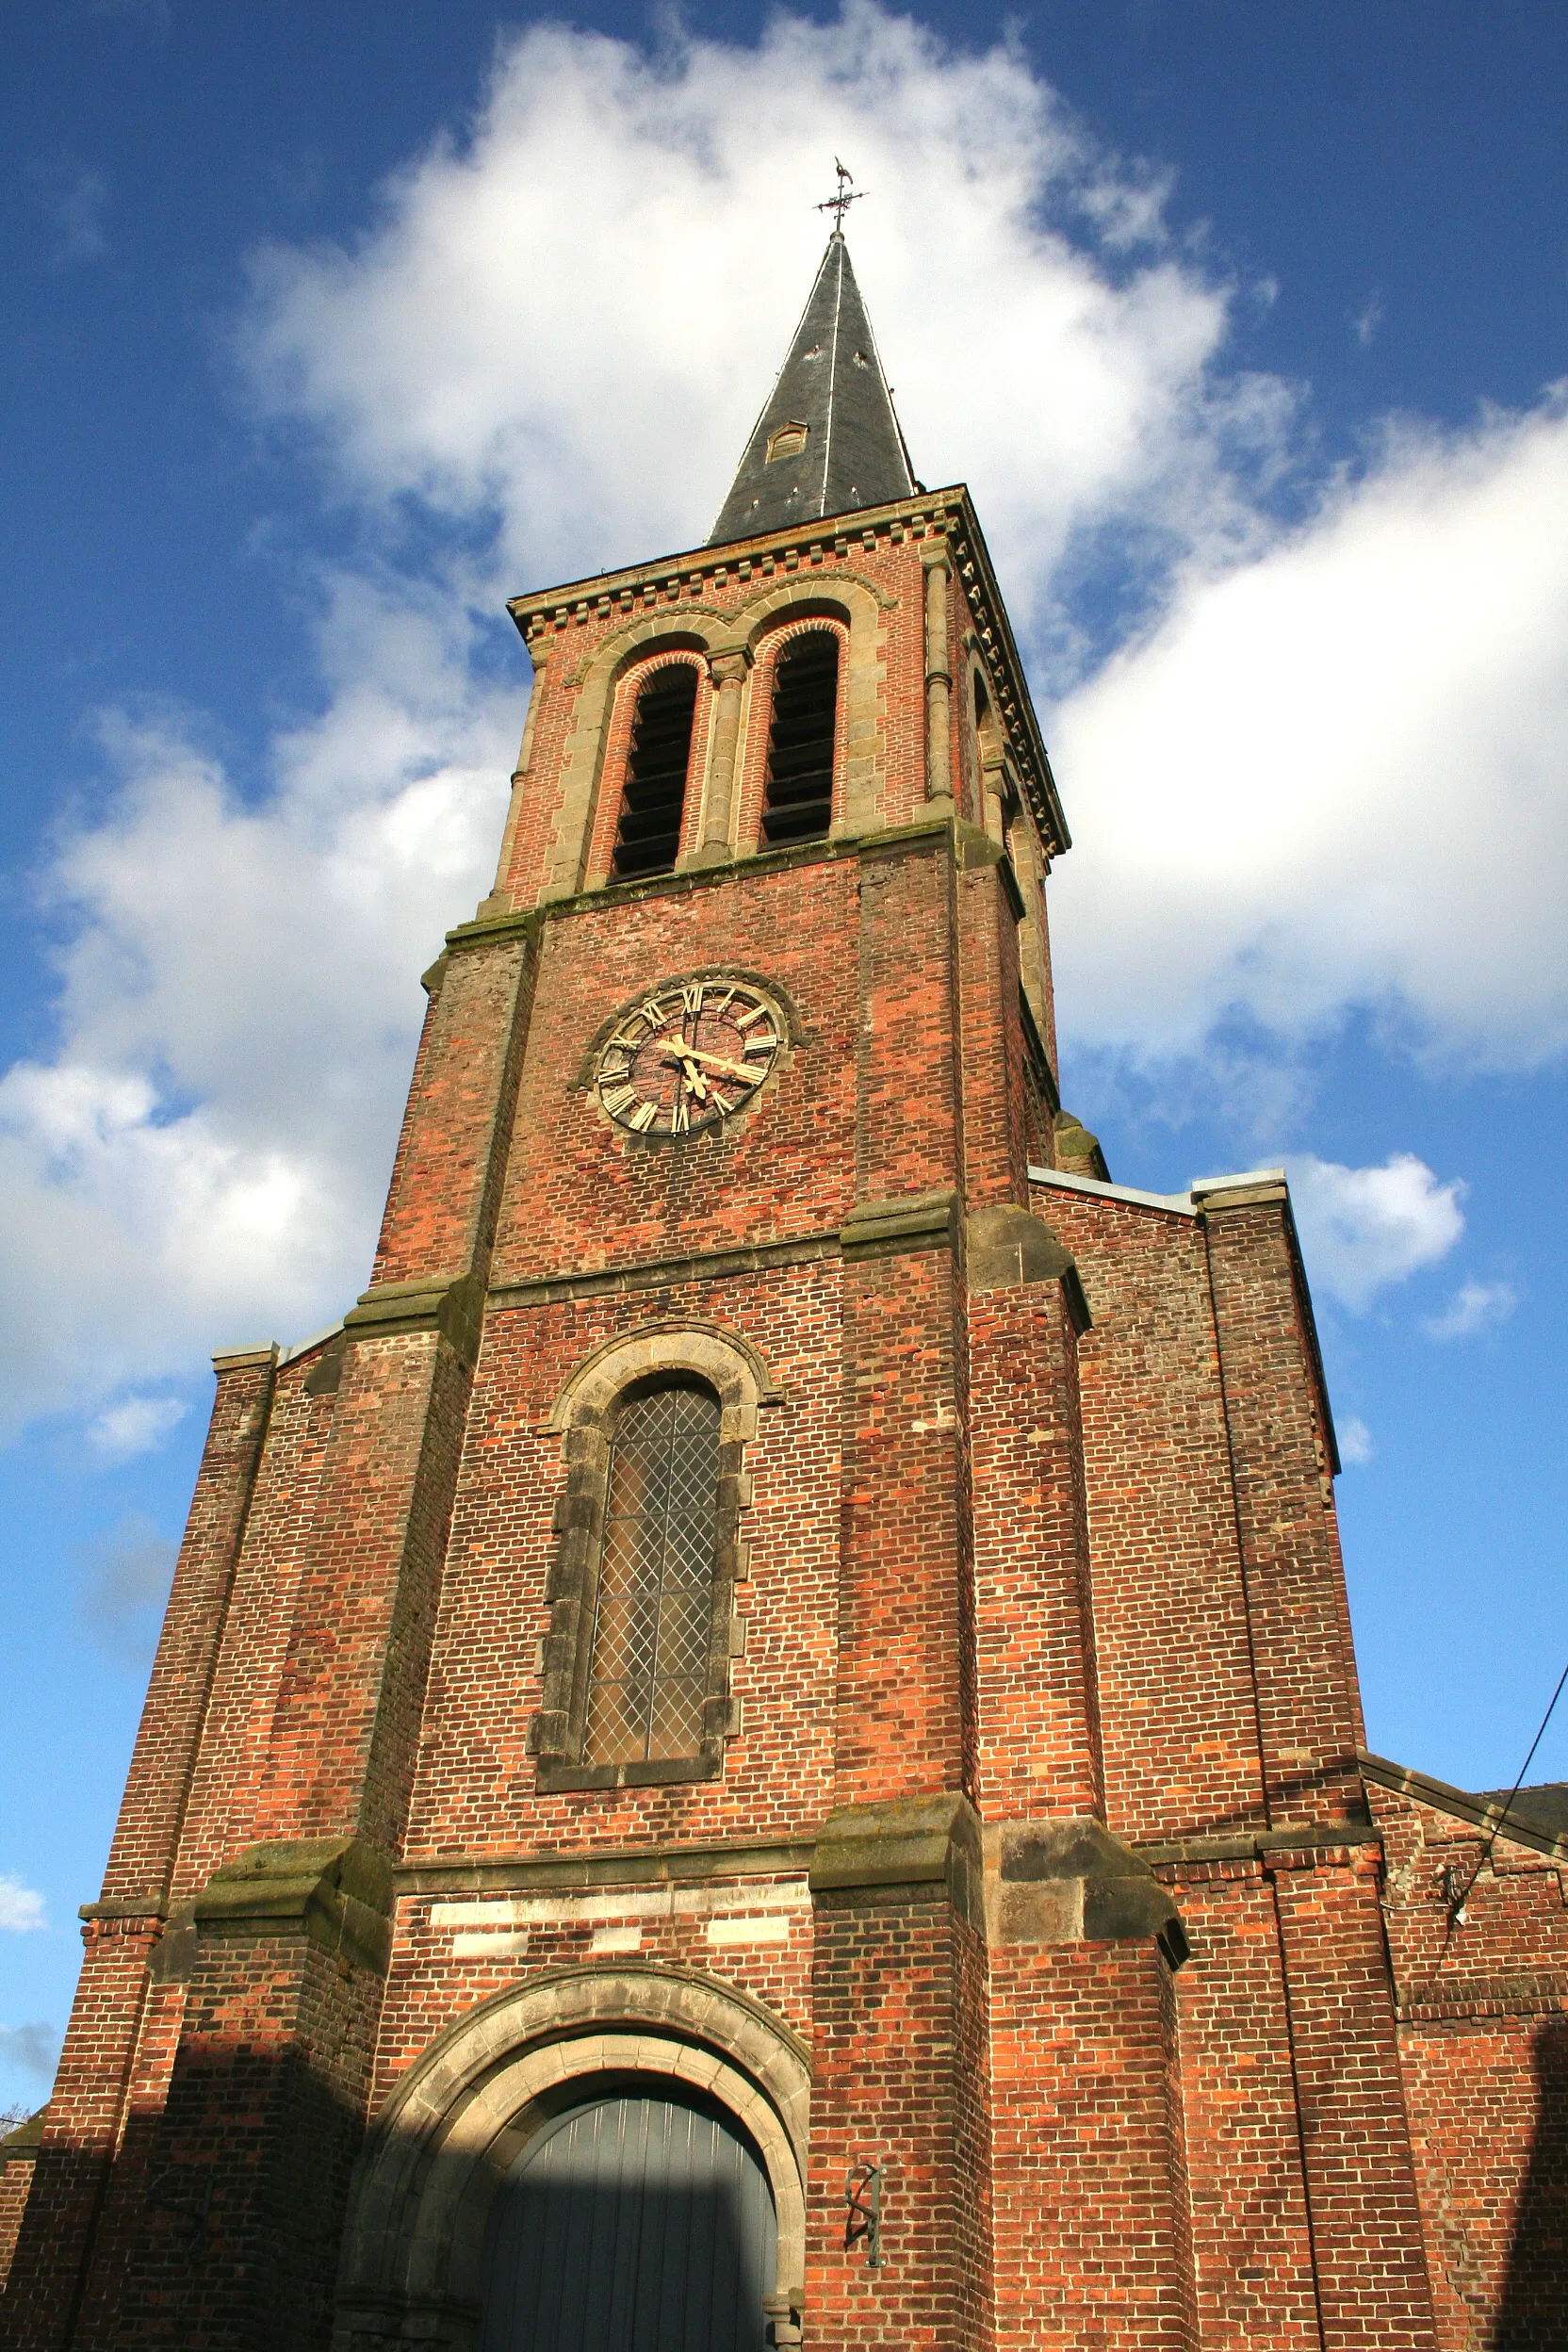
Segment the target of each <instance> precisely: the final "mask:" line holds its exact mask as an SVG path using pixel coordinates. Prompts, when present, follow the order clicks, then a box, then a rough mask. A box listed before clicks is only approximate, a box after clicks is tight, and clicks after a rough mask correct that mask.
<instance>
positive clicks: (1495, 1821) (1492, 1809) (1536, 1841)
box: [1356, 1750, 1568, 1862]
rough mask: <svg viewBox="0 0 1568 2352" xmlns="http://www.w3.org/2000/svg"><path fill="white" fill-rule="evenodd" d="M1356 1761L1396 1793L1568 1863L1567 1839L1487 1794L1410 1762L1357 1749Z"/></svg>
mask: <svg viewBox="0 0 1568 2352" xmlns="http://www.w3.org/2000/svg"><path fill="white" fill-rule="evenodd" d="M1356 1761H1357V1763H1358V1764H1359V1765H1360V1766H1361V1769H1362V1773H1363V1776H1364V1778H1365V1779H1367V1780H1370V1781H1375V1782H1376V1783H1377V1785H1378V1787H1379V1788H1380V1789H1392V1790H1393V1791H1394V1793H1395V1795H1396V1796H1400V1797H1413V1798H1414V1799H1415V1801H1416V1803H1417V1804H1419V1805H1430V1806H1431V1808H1432V1810H1433V1812H1434V1813H1447V1814H1451V1815H1452V1817H1453V1818H1454V1820H1455V1821H1468V1822H1469V1823H1470V1824H1471V1826H1472V1828H1475V1829H1484V1830H1489V1831H1494V1832H1495V1833H1496V1834H1497V1835H1498V1836H1500V1837H1503V1838H1507V1839H1508V1841H1509V1843H1510V1845H1512V1846H1527V1847H1528V1848H1529V1849H1530V1851H1531V1853H1533V1854H1547V1855H1549V1856H1550V1857H1551V1859H1552V1860H1553V1861H1554V1862H1568V1838H1547V1837H1545V1836H1544V1835H1543V1833H1542V1832H1541V1831H1540V1830H1538V1829H1531V1828H1530V1826H1529V1824H1528V1822H1527V1821H1521V1820H1520V1819H1519V1817H1518V1816H1517V1815H1516V1814H1513V1813H1511V1812H1510V1811H1509V1810H1508V1807H1507V1806H1506V1805H1494V1804H1493V1803H1492V1802H1491V1800H1490V1799H1488V1798H1486V1797H1478V1796H1475V1795H1473V1794H1472V1793H1471V1791H1470V1790H1469V1789H1452V1788H1450V1787H1449V1785H1448V1783H1447V1782H1446V1780H1433V1779H1432V1777H1431V1775H1430V1774H1429V1773H1428V1772H1415V1771H1413V1769H1412V1768H1411V1766H1409V1765H1408V1764H1396V1763H1394V1762H1392V1761H1391V1760H1390V1758H1389V1757H1388V1756H1370V1755H1368V1754H1366V1753H1365V1752H1364V1751H1362V1750H1358V1751H1357V1755H1356Z"/></svg>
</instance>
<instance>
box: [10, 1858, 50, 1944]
mask: <svg viewBox="0 0 1568 2352" xmlns="http://www.w3.org/2000/svg"><path fill="white" fill-rule="evenodd" d="M45 1925H47V1921H46V1920H45V1919H44V1916H43V1897H42V1896H41V1894H38V1893H37V1892H36V1891H35V1890H34V1889H33V1888H32V1887H24V1885H23V1883H22V1881H21V1879H20V1878H18V1877H17V1875H16V1872H15V1871H14V1870H0V1931H8V1932H9V1933H10V1934H11V1935H13V1936H25V1935H26V1934H27V1933H28V1931H29V1929H31V1928H35V1927H43V1926H45Z"/></svg>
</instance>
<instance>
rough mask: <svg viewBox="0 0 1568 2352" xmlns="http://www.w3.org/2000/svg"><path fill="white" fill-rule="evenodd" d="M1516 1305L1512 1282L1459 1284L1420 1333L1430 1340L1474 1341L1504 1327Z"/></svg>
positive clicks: (1517, 1296)
mask: <svg viewBox="0 0 1568 2352" xmlns="http://www.w3.org/2000/svg"><path fill="white" fill-rule="evenodd" d="M1518 1304H1519V1293H1518V1292H1517V1291H1516V1290H1515V1289H1514V1287H1513V1284H1512V1283H1511V1282H1462V1283H1461V1284H1460V1286H1459V1288H1458V1290H1456V1291H1455V1293H1454V1295H1453V1297H1452V1299H1450V1300H1449V1302H1448V1304H1447V1306H1446V1307H1445V1309H1444V1310H1443V1313H1442V1314H1441V1315H1429V1316H1428V1317H1427V1318H1426V1320H1425V1321H1424V1322H1423V1323H1422V1326H1421V1329H1422V1330H1423V1331H1425V1332H1426V1334H1427V1337H1428V1338H1429V1339H1473V1338H1474V1337H1475V1335H1476V1333H1477V1332H1478V1331H1491V1330H1493V1329H1494V1328H1495V1325H1497V1324H1499V1323H1506V1322H1507V1321H1508V1318H1509V1316H1510V1315H1511V1314H1512V1313H1513V1310H1514V1308H1515V1307H1516V1306H1517V1305H1518Z"/></svg>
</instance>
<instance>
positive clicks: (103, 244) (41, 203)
mask: <svg viewBox="0 0 1568 2352" xmlns="http://www.w3.org/2000/svg"><path fill="white" fill-rule="evenodd" d="M27 177H28V180H29V181H30V183H31V187H32V193H33V201H34V203H35V204H37V205H38V207H39V210H40V211H41V213H42V215H43V218H44V221H46V223H47V225H48V228H49V233H50V234H49V246H48V253H47V256H46V257H47V259H48V260H49V261H50V262H51V263H52V264H53V265H54V266H55V267H56V268H62V267H64V266H66V265H67V264H69V263H71V262H73V261H99V260H101V259H102V258H103V256H104V254H105V253H107V252H108V249H109V247H108V238H107V237H106V236H105V234H104V208H105V206H106V204H107V203H108V196H109V187H108V182H107V181H106V179H105V177H104V175H103V173H102V172H92V171H90V170H89V169H88V168H87V166H86V165H85V164H81V163H77V162H74V161H73V159H72V158H71V157H69V156H65V155H57V156H54V157H52V158H50V159H49V160H48V161H39V162H36V163H34V164H33V165H31V167H30V168H29V170H28V173H27Z"/></svg>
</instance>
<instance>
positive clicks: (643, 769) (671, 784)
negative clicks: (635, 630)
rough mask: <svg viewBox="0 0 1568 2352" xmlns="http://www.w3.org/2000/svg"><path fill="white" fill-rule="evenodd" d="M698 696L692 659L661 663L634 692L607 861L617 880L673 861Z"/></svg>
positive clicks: (663, 868)
mask: <svg viewBox="0 0 1568 2352" xmlns="http://www.w3.org/2000/svg"><path fill="white" fill-rule="evenodd" d="M696 700H697V671H696V665H695V663H694V662H662V663H661V665H660V667H659V668H658V669H656V670H655V671H653V672H652V674H651V675H650V676H649V678H647V680H646V681H645V684H644V686H643V689H642V692H641V693H640V694H639V695H638V697H637V708H636V711H635V712H634V713H633V715H632V721H631V743H630V747H629V751H628V753H627V762H626V782H625V785H624V788H623V790H622V793H621V817H620V823H619V825H617V826H616V829H615V851H614V856H613V859H612V861H611V872H612V874H613V877H614V879H615V880H616V881H617V882H629V881H633V880H635V879H636V878H637V877H638V876H639V875H641V874H668V873H669V872H670V870H671V868H672V867H673V866H674V864H675V861H676V855H677V852H678V850H679V847H680V820H681V815H682V813H683V811H684V809H685V806H686V771H687V768H688V767H689V766H690V764H691V758H692V724H693V720H694V716H695V713H696Z"/></svg>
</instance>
